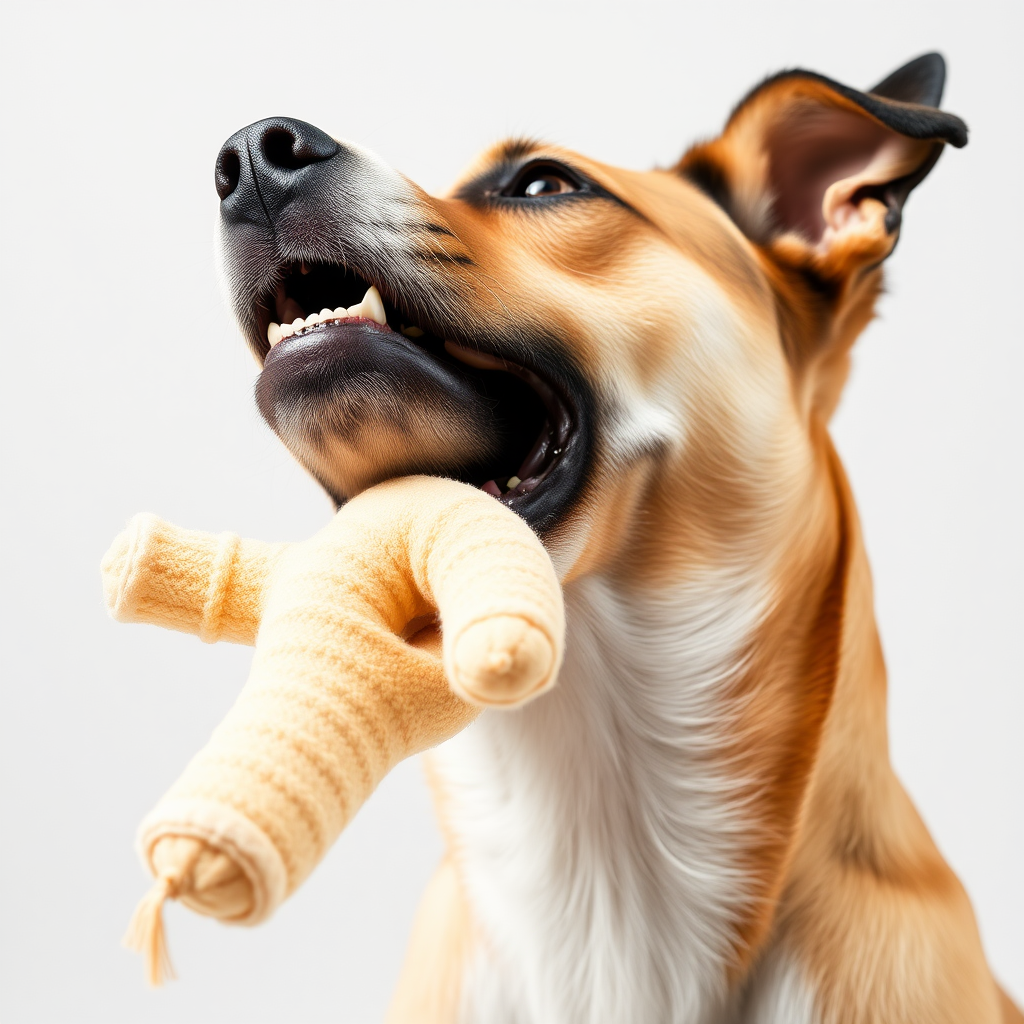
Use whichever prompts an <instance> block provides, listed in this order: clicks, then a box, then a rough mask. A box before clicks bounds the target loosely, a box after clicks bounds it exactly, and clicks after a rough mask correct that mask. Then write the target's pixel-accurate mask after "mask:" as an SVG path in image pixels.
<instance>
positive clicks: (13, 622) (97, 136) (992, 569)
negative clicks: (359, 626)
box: [0, 0, 1024, 1024]
mask: <svg viewBox="0 0 1024 1024" xmlns="http://www.w3.org/2000/svg"><path fill="white" fill-rule="evenodd" d="M1021 11H1022V8H1021V6H1020V5H1019V3H1012V4H1011V3H1007V4H1005V5H1001V4H997V3H991V2H978V0H973V2H971V3H960V4H956V5H947V4H943V3H938V2H935V0H932V2H929V3H923V4H916V3H898V2H891V0H890V2H887V3H884V4H878V5H874V4H872V3H866V2H859V3H857V4H851V3H842V4H835V5H832V4H829V3H822V2H815V3H805V4H786V3H765V2H760V0H758V2H750V3H746V4H734V5H729V4H708V3H703V2H701V3H684V2H672V3H665V4H662V5H657V4H647V3H636V2H634V3H620V4H616V5H614V6H613V5H610V4H609V5H604V4H600V3H591V4H588V5H586V6H580V7H578V8H574V7H570V6H569V5H568V4H564V3H563V4H559V3H557V2H550V3H547V4H534V3H524V2H521V0H504V2H503V3H500V4H483V3H481V4H474V5H469V4H467V5H464V6H460V5H455V4H450V3H420V4H416V5H413V4H409V5H400V4H394V3H384V2H371V0H366V2H365V3H361V4H354V3H330V4H308V3H294V2H293V3H290V4H285V3H276V4H257V3H245V4H243V3H231V4H212V3H211V4H204V5H201V6H196V7H194V8H193V7H188V6H183V5H181V4H177V5H169V4H157V3H153V4H149V3H147V4H124V5H115V6H109V7H108V6H101V5H97V4H91V3H75V4H67V5H59V4H53V5H49V4H44V3H35V4H33V5H31V6H29V5H21V6H16V5H14V4H13V3H11V4H6V5H4V7H3V13H2V15H0V17H2V19H3V25H2V26H0V39H2V44H0V45H2V47H3V61H2V67H0V75H2V78H3V81H2V96H3V104H4V113H3V121H2V132H3V144H2V151H3V156H2V163H0V174H2V175H3V182H2V190H0V196H2V204H3V214H2V217H3V220H2V259H3V264H4V266H3V272H2V275H0V281H2V287H3V290H4V301H3V310H4V313H5V322H6V325H7V326H6V329H5V332H4V338H3V342H2V353H3V355H2V360H0V374H2V377H0V384H2V400H0V416H2V418H3V419H2V433H0V437H2V440H3V457H4V463H3V470H2V472H3V477H2V480H3V495H2V502H0V514H2V517H3V520H2V523H3V533H2V539H3V563H2V566H0V572H2V576H0V578H2V580H3V590H2V601H3V609H2V614H0V622H2V627H3V639H2V644H0V650H2V656H3V659H4V668H3V682H2V687H3V689H2V704H0V758H2V765H0V785H2V808H0V886H2V889H0V900H2V903H0V1017H2V1019H3V1020H4V1021H6V1022H10V1024H18V1022H22V1021H83V1022H84V1021H105V1022H116V1021H124V1022H129V1021H131V1022H143V1021H172V1020H175V1021H185V1020H187V1021H211V1022H213V1021H216V1022H220V1021H247V1022H257V1021H280V1022H295V1021H326V1020H331V1021H370V1020H375V1019H378V1018H379V1017H380V1015H381V1013H382V1012H383V1008H384V1006H385V1005H386V1002H387V998H388V994H389V991H390V989H391V986H392V984H393V982H394V979H395V976H396V973H397V970H398V966H399V963H400V960H401V956H402V953H403V949H404V944H405V938H406V934H407V930H408V927H409V924H410V921H411V917H412V914H413V911H414V907H415V904H416V900H417V896H418V894H419V892H420V890H421V889H422V887H423V885H424V884H425V882H426V879H427V877H428V875H429V873H430V871H431V869H432V868H433V866H434V864H435V863H436V861H437V859H438V856H439V852H440V841H439V839H438V836H437V834H436V832H435V829H434V826H433V823H432V820H431V816H430V810H429V806H428V802H427V795H426V791H425V787H424V785H423V784H422V781H421V778H420V774H419V768H418V766H417V765H416V764H415V763H412V764H407V765H404V766H402V767H401V768H400V769H399V770H397V771H396V772H395V773H394V774H393V775H392V776H391V777H390V778H389V779H388V780H387V781H386V782H385V784H384V786H383V787H382V788H381V790H380V791H379V792H378V794H377V795H376V796H375V797H374V799H373V800H372V801H371V802H370V804H369V805H368V806H367V807H366V808H365V809H364V811H363V812H362V813H361V815H360V817H359V818H358V819H357V820H356V822H355V823H354V825H353V826H352V827H351V829H350V830H349V831H348V832H347V833H346V834H345V835H344V836H343V838H342V839H341V841H340V842H339V843H338V845H337V846H336V847H335V849H334V850H333V851H332V852H331V854H330V856H329V857H328V858H327V860H326V862H325V863H324V864H323V866H322V867H320V868H319V869H318V870H317V872H316V873H315V875H314V876H313V877H312V878H311V879H310V880H309V882H308V883H307V884H306V885H305V886H304V887H303V888H302V890H301V891H300V892H299V893H298V894H297V895H296V896H295V897H294V899H292V900H291V901H290V902H289V903H287V904H286V905H285V906H284V907H282V909H281V910H280V911H279V913H278V914H277V915H276V917H275V918H274V919H273V920H272V921H271V922H270V923H268V924H266V925H265V926H263V927H261V928H258V929H254V930H245V929H228V928H225V927H223V926H220V925H217V924H215V923H212V922H210V921H206V920H202V919H199V918H197V917H195V916H194V915H192V914H190V913H188V912H186V911H183V910H181V909H179V908H177V907H171V908H169V910H168V913H167V918H168V928H169V935H170V942H171V946H172V952H173V954H174V958H175V961H176V965H177V967H178V970H179V973H180V975H181V980H180V981H178V982H176V983H174V984H172V985H170V986H168V987H167V988H165V989H164V990H162V991H160V992H157V993H154V992H151V991H149V990H147V988H146V987H145V985H144V983H143V969H142V964H141V962H140V961H139V959H138V958H137V957H135V956H133V955H131V954H129V953H127V952H125V951H123V950H121V949H120V948H119V945H118V943H119V940H120V937H121V934H122V932H123V930H124V927H125V925H126V923H127V921H128V918H129V916H130V914H131V911H132V908H133V906H134V904H135V901H136V900H137V899H138V897H139V896H140V895H141V894H142V893H143V892H144V891H145V889H146V886H147V880H146V878H145V877H144V875H143V873H142V871H141V868H140V867H139V865H138V863H137V862H136V859H135V855H134V852H133V846H132V843H133V832H134V828H135V824H136V822H137V821H138V819H139V818H140V817H141V816H142V815H143V813H144V812H145V811H146V810H148V809H149V807H150V806H151V805H152V804H153V803H154V802H155V800H156V799H157V797H158V796H159V795H160V794H161V793H162V791H163V790H164V788H165V787H166V786H167V785H168V784H169V783H170V782H171V781H172V780H173V779H174V777H175V776H176V775H177V774H178V772H179V771H180V770H181V768H182V767H183V766H184V764H185V762H186V760H187V758H188V757H189V756H190V755H191V754H192V753H193V752H194V751H195V750H196V749H197V748H198V747H199V746H200V745H201V744H202V743H203V742H204V741H205V739H206V737H207V736H208V734H209V732H210V730H211V728H212V727H213V726H214V724H215V723H216V722H217V721H218V720H219V719H220V718H221V716H222V715H223V714H224V712H225V711H226V710H227V708H228V707H229V705H230V703H231V701H232V699H233V696H234V694H235V693H236V692H237V691H238V689H239V687H240V686H241V684H242V682H243V680H244V678H245V675H246V671H247V666H248V661H249V656H250V655H249V652H248V651H247V650H245V649H241V648H232V647H226V646H225V647H206V646H204V645H202V644H200V643H199V642H198V641H197V640H195V639H194V638H190V637H185V636H180V635H176V634H172V633H169V632H164V631H159V630H156V629H152V628H148V627H125V626H118V625H115V624H114V623H112V622H110V621H109V620H108V619H107V617H106V614H105V612H104V609H103V607H102V601H101V596H100V588H99V579H98V570H97V565H98V561H99V558H100V555H101V554H102V552H103V550H104V549H105V547H106V545H107V543H108V542H109V540H110V539H111V538H112V537H113V535H114V534H115V533H116V532H117V531H118V530H119V529H120V528H121V525H122V524H123V522H124V521H125V520H126V519H127V518H128V517H129V516H130V515H131V514H133V513H134V512H136V511H138V510H142V509H149V510H153V511H156V512H159V513H160V514H161V515H163V516H165V517H167V518H168V519H171V520H172V521H174V522H178V523H182V524H186V525H190V526H195V527H202V528H207V529H211V530H222V529H232V530H236V531H239V532H241V533H243V534H248V535H250V536H258V537H266V538H268V539H299V538H302V537H305V536H306V535H308V534H309V533H311V532H312V531H313V530H314V529H315V528H317V527H318V526H319V525H320V524H321V523H323V522H324V520H325V519H326V517H327V516H328V515H329V513H330V508H329V505H328V503H327V501H326V499H325V498H324V497H323V496H322V495H321V494H320V493H319V492H318V490H317V488H316V487H315V485H314V484H313V483H312V482H311V481H310V480H308V479H307V478H306V477H305V476H304V475H303V473H302V472H301V471H300V470H299V469H298V468H297V467H296V466H295V465H293V464H292V462H291V461H290V459H289V457H288V456H287V455H286V454H285V452H284V451H283V449H282V448H281V446H280V445H279V444H278V442H277V441H276V440H275V439H274V438H273V436H272V435H271V434H270V432H269V431H268V430H267V429H266V428H265V427H264V426H263V425H262V424H261V422H260V421H259V419H258V417H257V415H256V412H255V409H254V405H253V401H252V398H251V391H252V384H253V380H254V376H255V366H254V364H253V363H252V361H251V360H250V358H249V356H248V355H247V353H246V351H245V350H244V348H243V345H242V343H241V341H240V339H239V338H238V336H237V335H236V333H235V331H234V329H233V326H232V324H231V322H230V320H229V318H228V315H227V312H226V309H225V306H224V304H223V302H222V298H221V296H220V295H219V293H218V284H217V279H216V273H215V266H214V258H213V249H212V232H213V226H214V220H215V216H216V213H217V202H216V196H215V193H214V189H213V161H214V157H215V155H216V153H217V150H218V148H219V146H220V144H221V142H222V141H223V140H224V139H225V138H226V137H227V136H228V135H230V134H231V133H232V132H233V131H235V130H236V129H237V128H239V127H241V126H242V125H245V124H247V123H249V122H251V121H254V120H257V119H259V118H262V117H266V116H269V115H272V114H286V115H291V116H296V117H300V118H303V119H305V120H308V121H311V122H313V123H315V124H317V125H319V126H321V127H322V128H324V129H326V130H328V131H330V132H332V133H333V134H338V135H342V136H345V137H348V138H351V139H354V140H357V141H359V142H361V143H363V144H366V145H368V146H370V147H371V148H373V149H376V150H377V151H378V152H379V153H380V154H381V155H382V156H383V157H384V158H385V159H386V160H388V161H389V162H390V163H392V164H394V165H395V166H396V167H398V168H399V169H401V170H402V171H404V172H405V173H407V174H408V175H409V176H410V177H412V178H414V179H415V180H417V181H418V182H420V183H421V184H422V185H424V186H425V187H427V188H428V189H431V190H438V189H443V188H444V187H445V186H446V185H447V184H448V183H449V182H451V181H452V180H453V179H454V178H455V176H456V174H457V173H458V171H459V170H460V168H461V167H462V166H463V165H464V164H466V163H467V162H468V161H469V160H470V158H471V157H472V156H473V155H474V154H475V152H476V151H477V150H479V149H480V148H482V147H483V146H484V145H486V144H488V143H490V142H492V141H494V140H496V139H498V138H500V137H502V136H504V135H506V134H509V133H529V134H536V135H540V136H542V137H547V138H549V139H552V140H556V141H559V142H562V143H565V144H567V145H569V146H571V147H573V148H576V149H578V150H581V151H584V152H586V153H588V154H590V155H592V156H595V157H597V158H599V159H602V160H605V161H608V162H612V163H620V164H624V165H627V166H631V167H641V168H642V167H648V166H651V165H653V164H655V163H659V164H662V165H664V164H668V163H669V162H671V161H672V160H674V159H675V158H676V157H677V155H678V154H679V153H680V152H681V150H682V149H683V147H684V145H685V144H686V143H687V142H689V141H692V140H694V139H695V138H697V137H700V136H704V135H708V134H711V133H714V132H715V131H716V130H717V128H718V127H719V126H720V125H721V124H722V122H723V121H724V118H725V116H726V114H727V113H728V110H729V108H730V106H731V105H732V103H733V102H734V101H735V100H737V99H738V98H739V97H740V96H741V95H742V94H743V93H744V92H745V91H746V89H747V88H748V87H749V86H750V85H752V84H753V83H754V82H756V81H757V80H759V79H760V78H761V77H762V76H764V75H765V74H766V73H768V72H772V71H775V70H778V69H779V68H782V67H786V66H794V65H798V66H804V67H809V68H812V69H815V70H818V71H821V72H823V73H825V74H828V75H830V76H832V77H834V78H837V79H839V80H841V81H844V82H847V83H849V84H851V85H856V86H860V87H867V86H869V85H871V84H873V82H875V81H877V80H878V79H879V78H881V77H882V76H883V75H885V74H886V73H888V72H889V71H890V70H892V69H893V68H895V67H897V66H898V65H899V64H901V63H903V62H904V61H905V60H907V59H909V58H911V57H913V56H916V55H917V54H918V53H921V52H923V51H925V50H929V49H940V50H942V51H943V52H944V53H945V54H946V56H947V58H948V60H949V67H950V75H949V79H948V83H947V90H946V100H945V105H946V106H947V107H948V108H949V109H951V110H953V111H955V112H957V113H959V114H961V115H962V116H963V117H964V118H965V119H966V120H967V121H968V123H969V124H970V126H971V132H972V134H971V143H970V145H969V146H968V147H967V149H966V150H963V151H959V152H957V151H950V152H948V153H947V154H945V155H944V156H943V158H942V160H941V161H940V163H939V165H938V167H937V168H936V170H935V171H934V172H933V174H932V176H931V177H930V178H929V180H928V181H927V182H925V184H924V185H923V186H922V187H921V188H920V189H919V190H918V191H917V192H916V193H915V194H914V196H913V197H912V198H911V200H910V202H909V204H908V207H907V210H906V215H905V219H904V232H903V238H902V240H901V242H900V245H899V249H898V251H897V253H896V255H895V257H894V258H893V260H892V261H891V263H890V264H889V268H890V269H889V292H890V294H889V295H887V296H886V297H885V298H884V299H883V301H882V302H881V306H880V319H879V320H878V321H876V322H875V323H874V324H872V326H871V327H870V328H869V329H868V331H867V332H866V334H865V336H864V337H863V338H862V340H861V342H860V344H859V349H858V353H857V359H856V366H855V372H854V375H853V379H852V382H851V385H850V387H849V389H848V391H847V394H846V397H845V399H844V402H843V405H842V407H841V410H840V412H839V414H838V416H837V418H836V421H835V434H836V437H837V441H838V444H839V448H840V450H841V453H842V454H843V456H844V458H845V460H846V465H847V467H848V469H849V472H850V474H851V477H852V481H853V486H854V490H855V492H856V495H857V498H858V500H859V504H860V509H861V512H862V515H863V519H864V522H865V529H866V534H867V541H868V547H869V551H870V554H871V556H872V559H873V565H874V571H875V579H876V583H877V606H878V613H879V619H880V622H881V628H882V634H883V639H884V643H885V648H886V654H887V657H888V662H889V667H890V670H891V682H890V692H891V724H892V752H893V758H894V760H895V763H896V766H897V769H898V771H899V773H900V775H901V776H902V777H903V779H904V780H905V781H906V784H907V786H908V788H909V790H910V792H911V794H912V795H913V796H914V798H915V799H916V801H917V803H918V805H919V807H920V808H921V810H922V812H923V814H924V816H925V818H926V820H927V822H928V824H929V825H930V827H931V828H932V830H933V831H934V833H935V835H936V838H937V840H938V842H939V845H940V846H941V848H942V850H943V852H944V853H945V854H946V856H947V857H948V858H949V860H950V862H951V863H952V865H953V866H954V868H955V869H956V870H957V871H958V873H959V874H960V876H961V878H962V879H963V880H964V883H965V885H966V886H967V889H968V891H969V892H970V895H971V897H972V899H973V901H974V905H975V907H976V908H977V913H978V917H979V920H980V924H981V930H982V933H983V936H984V940H985V946H986V949H987V951H988V954H989V956H990V958H991V961H992V963H993V965H994V968H995V970H996V972H997V974H998V975H999V976H1000V977H1001V978H1002V980H1003V981H1004V983H1005V984H1006V985H1007V986H1008V987H1009V988H1010V989H1011V991H1013V992H1014V993H1015V994H1016V997H1017V999H1018V1000H1020V999H1022V998H1024V930H1022V929H1021V925H1020V922H1021V920H1022V919H1024V870H1022V869H1024V801H1022V795H1024V745H1022V743H1021V726H1022V722H1024V680H1022V659H1021V634H1022V628H1021V627H1022V623H1024V616H1022V595H1021V589H1022V588H1021V579H1022V570H1024V557H1022V542H1021V523H1022V519H1021V507H1022V502H1021V497H1022V488H1021V455H1020V442H1021V439H1022V438H1021V434H1022V431H1021V421H1022V413H1021V404H1022V403H1021V384H1022V377H1021V368H1022V367H1021V361H1022V359H1021V351H1022V337H1021V335H1022V331H1021V312H1020V309H1021V304H1020V296H1021V279H1022V269H1024V268H1022V266H1021V260H1020V256H1019V251H1020V236H1021V228H1022V224H1021V214H1020V208H1021V202H1020V174H1021V144H1020V141H1019V139H1020V134H1021V133H1020V116H1019V109H1020V98H1021V82H1020V74H1019V46H1020V39H1021V37H1022V35H1021V28H1022V25H1021V20H1022V19H1021Z"/></svg>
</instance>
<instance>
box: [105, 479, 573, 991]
mask: <svg viewBox="0 0 1024 1024" xmlns="http://www.w3.org/2000/svg"><path fill="white" fill-rule="evenodd" d="M102 572H103V583H104V591H105V595H106V600H107V605H108V607H109V609H110V613H111V615H112V616H113V617H114V618H115V619H118V620H119V621H122V622H150V623H155V624H157V625H161V626H167V627H169V628H172V629H178V630H183V631H185V632H189V633H196V634H198V635H199V636H200V637H201V638H202V639H203V640H206V641H208V642H211V643H212V642H214V641H216V640H230V641H233V642H235V643H246V644H255V646H256V653H255V656H254V658H253V662H252V670H251V672H250V675H249V679H248V681H247V682H246V684H245V687H244V688H243V690H242V692H241V694H240V695H239V697H238V700H237V702H236V703H235V705H234V707H233V708H232V709H231V710H230V711H229V713H228V715H227V717H226V718H225V719H224V721H223V722H222V723H221V724H220V725H219V726H218V727H217V729H216V730H215V731H214V733H213V735H212V737H211V738H210V741H209V742H208V743H207V745H206V746H205V747H204V748H203V749H202V750H201V751H200V752H199V753H198V754H197V755H196V756H195V757H194V758H193V759H192V761H191V763H190V764H189V765H188V767H187V768H186V769H185V772H184V774H183V775H182V776H181V778H179V779H178V781H177V782H176V783H174V785H173V786H172V787H171V788H170V790H169V791H168V792H167V793H166V795H165V796H164V797H163V799H162V800H161V801H160V802H159V803H158V804H157V806H156V807H155V808H154V809H153V811H152V812H151V813H150V814H148V815H147V816H146V818H145V819H144V820H143V822H142V824H141V826H140V828H139V833H138V846H139V852H140V855H141V857H142V859H143V861H144V863H145V864H146V866H147V867H148V869H149V871H150V872H151V873H152V875H153V876H154V878H155V879H156V882H155V884H154V886H153V888H152V889H151V890H150V892H149V893H148V894H147V895H146V896H145V897H144V898H143V900H142V902H141V903H140V904H139V907H138V909H137V910H136V913H135V916H134V918H133V920H132V925H131V927H130V929H129V935H128V936H127V941H128V942H129V944H130V945H132V946H133V947H134V948H137V949H140V950H141V951H143V952H144V953H145V954H146V957H147V966H148V973H149V978H150V981H151V982H152V983H154V984H159V983H160V981H161V980H162V978H163V977H164V976H165V975H167V974H170V973H171V968H170V963H169V960H168V957H167V949H166V944H165V940H164V934H163V924H162V913H161V911H162V907H163V903H164V901H165V900H167V899H177V900H180V901H181V902H182V903H184V904H185V905H186V906H188V907H190V908H191V909H193V910H195V911H197V912H199V913H201V914H207V915H209V916H212V917H216V918H219V919H220V920H222V921H226V922H230V923H234V924H249V925H251V924H257V923H258V922H260V921H263V920H265V919H266V918H267V917H268V916H269V915H270V914H271V913H272V912H273V910H274V909H275V908H276V907H277V906H278V904H279V903H281V901H282V900H284V899H285V898H286V897H287V896H289V895H290V894H291V893H292V892H294V891H295V889H296V888H297V887H298V886H299V885H300V884H301V882H302V881H303V879H305V877H306V876H307V875H308V874H309V873H310V871H312V870H313V868H314V867H315V866H316V864H317V863H318V862H319V861H320V859H321V858H322V857H323V855H324V853H325V852H326V851H327V849H328V847H329V846H330V845H331V843H332V842H334V840H335V839H336V838H337V837H338V835H339V834H340V832H341V830H342V829H343V828H344V827H345V825H346V824H347V823H348V822H349V821H350V820H351V818H352V816H353V815H354V814H355V813H356V811H357V810H358V809H359V807H360V806H361V805H362V804H363V802H364V801H365V800H366V799H367V797H368V796H369V795H370V793H372V792H373V790H374V788H375V787H376V786H377V785H378V783H379V782H380V781H381V779H382V778H383V777H384V775H385V774H387V772H388V771H389V770H390V769H391V768H393V767H394V766H395V765H396V764H397V763H398V762H399V761H401V760H403V759H404V758H406V757H409V756H410V755H411V754H415V753H418V752H420V751H423V750H426V749H427V748H429V747H432V746H435V745H436V744H438V743H440V742H442V741H443V740H446V739H448V738H449V737H451V736H453V735H455V733H457V732H459V731H460V730H461V729H463V728H464V727H465V726H467V725H468V724H469V723H470V722H471V721H472V720H473V719H474V718H475V717H476V715H477V714H478V713H479V711H480V709H481V707H486V706H502V707H511V706H515V705H518V704H521V703H523V702H524V701H527V700H529V699H531V698H532V697H535V696H537V695H538V694H540V693H541V692H543V691H544V690H545V689H547V688H548V687H550V686H551V685H552V684H553V683H554V681H555V678H556V676H557V673H558V668H559V665H560V664H561V659H562V650H563V645H564V634H565V620H564V610H563V605H562V594H561V588H560V587H559V583H558V579H557V577H556V575H555V571H554V568H553V566H552V564H551V560H550V558H549V557H548V555H547V553H546V552H545V550H544V548H543V546H542V545H541V543H540V541H539V540H538V539H537V537H536V536H535V535H534V534H533V532H532V531H531V530H530V528H529V527H528V526H527V525H526V523H525V522H523V521H522V520H521V519H520V518H519V517H518V516H517V515H516V514H515V513H513V512H511V511H510V510H509V509H507V508H506V507H505V506H503V505H502V504H501V503H500V502H498V501H495V500H494V498H492V497H491V496H490V495H487V494H485V493H484V492H482V491H480V490H478V489H476V488H473V487H470V486H469V485H467V484H462V483H458V482H455V481H452V480H442V479H438V478H434V477H407V478H404V479H401V480H393V481H389V482H387V483H384V484H379V485H377V486H376V487H372V488H370V489H369V490H367V491H364V492H363V493H362V494H360V495H359V496H358V497H356V498H354V499H353V500H352V501H350V502H349V503H348V504H346V505H345V506H344V507H343V508H342V509H341V511H340V512H338V513H337V515H336V516H335V517H334V519H333V520H332V521H331V522H330V524H329V525H328V526H327V527H325V528H324V529H323V530H321V531H320V532H319V533H318V534H316V536H314V537H313V538H311V539H310V540H308V541H305V542H303V543H299V544H266V543H262V542H260V541H251V540H241V539H239V538H238V537H236V536H234V535H233V534H220V535H217V536H215V535H213V534H207V533H200V532H196V531H192V530H183V529H180V528H178V527H175V526H172V525H170V524H169V523H166V522H164V521H162V520H160V519H158V518H157V517H156V516H152V515H139V516H136V517H135V518H134V519H133V520H132V521H131V523H130V524H129V526H128V528H127V529H126V530H125V532H124V533H122V534H121V535H120V536H119V537H118V538H117V539H116V540H115V541H114V543H113V545H112V546H111V548H110V550H109V551H108V552H107V554H106V556H105V557H104V559H103V565H102ZM433 622H439V624H440V627H441V629H440V634H441V635H440V638H439V636H438V630H437V627H436V626H434V625H427V626H425V627H424V628H422V629H419V630H418V631H417V632H415V633H414V634H413V635H412V636H410V635H409V634H410V632H411V631H412V630H415V629H416V627H417V626H419V625H421V624H423V623H433Z"/></svg>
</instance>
